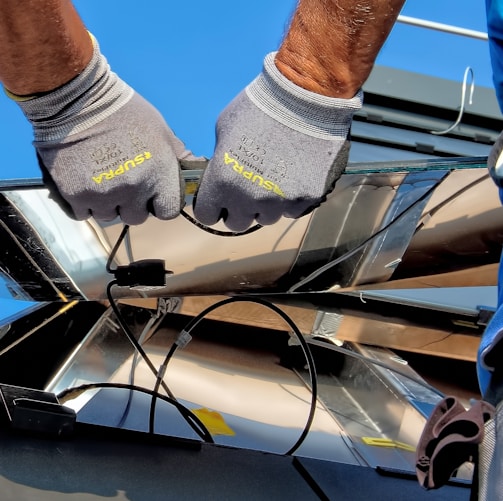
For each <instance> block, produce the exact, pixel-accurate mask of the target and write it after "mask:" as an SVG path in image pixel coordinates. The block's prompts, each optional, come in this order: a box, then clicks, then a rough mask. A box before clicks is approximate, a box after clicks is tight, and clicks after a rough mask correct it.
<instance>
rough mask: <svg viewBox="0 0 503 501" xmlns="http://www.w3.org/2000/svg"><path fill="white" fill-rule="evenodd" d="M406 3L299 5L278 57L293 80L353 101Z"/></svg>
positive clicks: (325, 0)
mask: <svg viewBox="0 0 503 501" xmlns="http://www.w3.org/2000/svg"><path fill="white" fill-rule="evenodd" d="M404 3H405V0H300V1H299V4H298V7H297V10H296V11H295V13H294V15H293V18H292V21H291V25H290V29H289V31H288V33H287V35H286V37H285V39H284V41H283V43H282V45H281V47H280V49H279V51H278V54H277V56H276V61H275V63H276V66H277V68H278V69H279V70H280V71H281V73H283V75H285V76H286V77H287V78H288V79H289V80H291V81H292V82H294V83H295V84H297V85H298V86H299V87H303V88H305V89H307V90H310V91H312V92H316V93H318V94H322V95H325V96H329V97H339V98H351V97H353V96H354V95H355V94H356V92H357V91H358V89H360V88H361V86H362V85H363V83H364V82H365V80H366V79H367V78H368V76H369V74H370V72H371V70H372V67H373V65H374V61H375V59H376V57H377V54H378V53H379V50H380V49H381V47H382V45H383V43H384V41H385V40H386V38H387V36H388V35H389V32H390V31H391V28H392V27H393V24H394V23H395V21H396V18H397V17H398V14H399V13H400V9H401V8H402V6H403V4H404Z"/></svg>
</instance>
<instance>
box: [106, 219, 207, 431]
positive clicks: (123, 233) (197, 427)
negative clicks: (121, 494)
mask: <svg viewBox="0 0 503 501" xmlns="http://www.w3.org/2000/svg"><path fill="white" fill-rule="evenodd" d="M128 231H129V225H127V224H126V225H124V227H123V229H122V231H121V233H120V235H119V237H118V239H117V241H116V242H115V245H114V246H113V248H112V251H111V252H110V255H109V256H108V260H107V264H106V269H107V271H108V272H109V273H112V274H113V273H115V272H116V271H117V268H115V269H112V262H113V260H114V259H115V256H116V254H117V251H118V250H119V247H120V245H121V243H122V241H123V240H124V238H125V237H126V235H127V233H128ZM116 284H117V280H111V281H110V282H109V283H108V284H107V288H106V294H107V298H108V300H109V302H110V306H111V307H112V310H113V312H114V313H115V316H116V317H117V320H118V322H119V324H120V326H121V327H122V330H123V332H124V334H125V335H126V337H127V338H128V340H129V342H130V343H131V344H132V345H133V347H134V349H135V350H136V353H138V354H140V355H141V357H142V358H143V360H144V361H145V363H146V364H147V366H148V368H149V369H150V370H151V371H152V373H153V374H154V376H155V377H156V381H157V380H158V379H159V373H158V371H157V369H156V368H155V366H154V364H153V363H152V361H151V360H150V358H149V357H148V355H147V353H146V352H145V350H144V349H143V347H142V346H141V344H140V343H139V342H138V341H137V340H136V338H135V336H134V334H133V333H132V332H131V329H130V328H129V326H128V324H127V322H126V321H125V320H124V317H123V315H122V313H121V311H120V310H119V307H118V306H117V303H116V301H115V298H114V297H113V295H112V288H113V287H114V285H116ZM161 385H162V388H163V389H164V391H165V392H166V393H167V395H168V397H169V398H171V399H172V400H176V398H175V396H174V395H173V393H172V392H171V390H170V389H169V387H168V385H167V384H166V383H165V382H164V381H163V380H161V384H160V385H157V386H156V388H157V390H159V387H160V386H161ZM133 386H134V385H133ZM191 414H192V417H191V418H189V419H187V418H186V420H187V423H188V424H189V425H190V426H191V428H192V429H193V430H194V431H195V432H196V433H197V434H198V435H199V437H201V438H202V439H203V440H206V438H205V437H208V436H211V434H210V433H209V431H208V429H207V428H206V427H205V426H204V424H203V423H202V422H201V421H200V420H199V419H198V418H197V416H196V415H195V414H193V413H191ZM183 416H184V417H186V414H183ZM196 423H197V424H196Z"/></svg>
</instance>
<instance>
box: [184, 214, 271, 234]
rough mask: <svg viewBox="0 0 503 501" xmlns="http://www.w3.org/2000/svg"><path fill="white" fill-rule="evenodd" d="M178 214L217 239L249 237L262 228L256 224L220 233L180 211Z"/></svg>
mask: <svg viewBox="0 0 503 501" xmlns="http://www.w3.org/2000/svg"><path fill="white" fill-rule="evenodd" d="M180 214H181V215H182V216H183V217H184V218H185V219H186V220H187V221H190V222H191V223H192V224H193V225H194V226H197V227H198V228H200V229H201V230H203V231H205V232H206V233H211V234H212V235H217V236H219V237H242V236H243V235H249V234H250V233H255V232H256V231H257V230H260V229H261V228H263V226H262V225H261V224H256V225H255V226H252V227H250V228H248V229H247V230H244V231H221V230H216V229H215V228H210V227H209V226H206V225H205V224H203V223H200V222H199V221H198V220H197V219H195V218H193V217H192V216H191V215H190V214H189V213H188V212H185V210H183V209H182V211H181V212H180Z"/></svg>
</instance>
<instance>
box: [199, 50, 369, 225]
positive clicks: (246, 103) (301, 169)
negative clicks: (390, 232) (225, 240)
mask: <svg viewBox="0 0 503 501" xmlns="http://www.w3.org/2000/svg"><path fill="white" fill-rule="evenodd" d="M274 58H275V53H271V54H269V55H268V56H267V57H266V58H265V61H264V68H263V71H262V73H261V74H260V75H259V76H258V77H257V78H256V79H255V80H254V81H253V82H252V83H251V84H250V85H248V87H247V88H246V89H245V90H244V91H242V92H241V93H240V94H239V95H238V96H237V97H236V98H235V99H234V100H233V101H232V102H231V103H230V104H229V106H228V107H227V108H226V109H225V110H224V111H223V112H222V114H221V115H220V117H219V119H218V122H217V130H216V133H217V145H216V148H215V153H214V156H213V158H212V160H211V161H210V163H209V164H208V166H207V168H206V170H205V172H204V174H203V177H202V180H201V183H200V186H199V189H198V192H197V196H196V199H195V202H194V214H195V216H196V218H197V219H199V221H200V222H201V223H203V224H206V225H212V224H215V223H216V222H217V221H218V220H219V219H220V218H221V217H222V218H223V220H224V222H225V224H226V225H227V227H229V228H230V229H231V230H233V231H242V230H245V229H246V228H248V227H249V226H250V225H251V224H252V223H253V220H254V219H255V220H256V221H257V222H258V223H260V224H262V225H268V224H273V223H275V222H276V221H277V220H278V219H279V218H280V217H281V216H285V217H290V218H298V217H300V216H302V215H304V214H306V213H308V212H310V211H311V210H312V209H314V208H315V207H317V206H318V205H319V204H320V203H321V202H323V201H324V200H325V198H326V195H327V194H328V193H329V192H330V191H332V190H333V188H334V185H335V182H336V181H337V179H338V178H339V177H340V175H341V174H342V172H343V170H344V168H345V167H346V164H347V159H348V153H349V140H348V135H349V129H350V125H351V120H352V117H353V114H354V113H355V112H356V111H357V110H359V109H360V108H361V105H362V93H361V92H359V93H358V94H357V95H356V96H355V97H354V98H352V99H337V98H331V97H325V96H322V95H319V94H315V93H313V92H309V91H307V90H305V89H302V88H301V87H298V86H297V85H295V84H293V83H292V82H290V81H289V80H288V79H287V78H286V77H285V76H283V74H282V73H280V71H279V70H278V69H277V68H276V65H275V63H274Z"/></svg>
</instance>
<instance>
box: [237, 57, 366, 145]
mask: <svg viewBox="0 0 503 501" xmlns="http://www.w3.org/2000/svg"><path fill="white" fill-rule="evenodd" d="M275 56H276V53H274V52H273V53H270V54H268V55H267V56H266V57H265V59H264V67H263V71H262V73H261V74H260V75H259V76H258V77H257V78H256V79H255V80H254V81H253V82H252V83H251V84H250V85H249V86H248V87H247V88H246V93H247V95H248V97H249V98H250V100H251V101H252V102H253V103H254V104H255V105H256V106H257V107H258V108H260V109H261V110H262V111H263V112H264V113H266V114H267V115H269V116H270V117H271V118H273V119H274V120H275V121H277V122H280V123H282V124H283V125H286V126H287V127H289V128H291V129H294V130H297V131H298V132H301V133H303V134H307V135H311V136H313V137H318V138H323V139H333V138H334V137H340V138H346V136H347V133H348V130H349V127H350V125H351V119H352V117H353V114H354V113H355V112H357V111H358V110H359V109H360V108H361V106H362V100H363V93H362V92H361V91H359V92H357V93H356V95H355V96H354V97H352V98H351V99H343V98H335V97H329V96H325V95H323V94H320V93H316V92H312V91H309V90H307V89H305V88H304V87H301V86H299V85H297V84H296V83H295V82H292V81H291V80H290V79H288V78H287V77H286V76H285V75H283V73H282V72H281V71H280V70H279V69H278V68H277V65H276V64H275Z"/></svg>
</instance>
